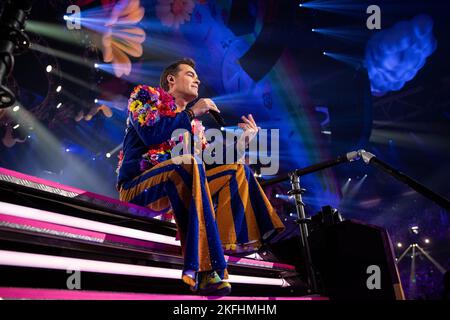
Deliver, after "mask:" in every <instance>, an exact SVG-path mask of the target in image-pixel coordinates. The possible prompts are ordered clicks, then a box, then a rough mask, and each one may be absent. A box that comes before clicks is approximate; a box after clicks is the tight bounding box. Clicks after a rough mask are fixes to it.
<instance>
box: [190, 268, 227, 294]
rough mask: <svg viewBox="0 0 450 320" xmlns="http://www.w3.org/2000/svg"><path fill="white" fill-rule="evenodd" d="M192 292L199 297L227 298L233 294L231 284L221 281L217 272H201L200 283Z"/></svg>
mask: <svg viewBox="0 0 450 320" xmlns="http://www.w3.org/2000/svg"><path fill="white" fill-rule="evenodd" d="M191 291H192V292H194V293H196V294H198V295H211V296H226V295H228V294H230V292H231V284H230V283H229V282H227V281H223V280H222V279H220V277H219V275H218V274H217V272H215V271H212V272H201V273H200V274H199V281H198V282H197V285H196V286H195V287H192V286H191Z"/></svg>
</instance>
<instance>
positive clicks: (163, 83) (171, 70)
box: [159, 58, 195, 91]
mask: <svg viewBox="0 0 450 320" xmlns="http://www.w3.org/2000/svg"><path fill="white" fill-rule="evenodd" d="M180 64H187V65H188V66H191V67H192V68H195V61H194V60H192V59H191V58H183V59H180V60H178V61H176V62H174V63H172V64H171V65H170V66H168V67H166V68H165V69H164V71H163V73H162V74H161V78H160V79H159V86H160V87H161V88H163V89H164V90H165V91H169V82H168V81H167V76H168V75H169V74H170V75H173V76H175V75H176V74H177V73H178V71H180V68H179V66H180Z"/></svg>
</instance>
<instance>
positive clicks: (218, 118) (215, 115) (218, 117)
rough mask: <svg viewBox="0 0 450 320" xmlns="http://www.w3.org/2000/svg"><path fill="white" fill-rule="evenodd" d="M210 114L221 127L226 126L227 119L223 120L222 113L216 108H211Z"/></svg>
mask: <svg viewBox="0 0 450 320" xmlns="http://www.w3.org/2000/svg"><path fill="white" fill-rule="evenodd" d="M209 114H210V115H211V117H212V118H213V119H214V121H216V122H217V124H218V125H220V126H221V127H225V120H223V118H222V116H221V115H220V113H218V112H217V111H216V110H209Z"/></svg>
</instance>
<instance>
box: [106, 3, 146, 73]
mask: <svg viewBox="0 0 450 320" xmlns="http://www.w3.org/2000/svg"><path fill="white" fill-rule="evenodd" d="M144 13H145V10H144V8H143V7H141V6H140V2H139V0H124V1H119V2H117V4H116V5H115V6H114V8H113V9H112V12H111V15H110V17H109V20H108V22H107V23H106V24H105V26H106V28H107V30H106V32H104V33H103V36H102V45H103V60H104V61H105V62H111V63H112V66H113V70H114V74H115V75H116V77H121V76H123V75H129V74H130V72H131V61H130V58H129V57H130V56H131V57H134V58H137V57H140V56H142V53H143V49H142V43H143V42H144V41H145V31H144V30H143V29H141V28H138V27H136V26H135V25H136V24H137V23H138V22H139V21H141V20H142V18H143V17H144Z"/></svg>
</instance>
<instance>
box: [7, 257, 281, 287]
mask: <svg viewBox="0 0 450 320" xmlns="http://www.w3.org/2000/svg"><path fill="white" fill-rule="evenodd" d="M0 265H7V266H15V267H29V268H43V269H56V270H76V271H82V272H98V273H108V274H122V275H129V276H142V277H152V278H166V279H181V275H182V270H179V269H169V268H158V267H148V266H137V265H132V264H124V263H116V262H105V261H96V260H86V259H78V258H68V257H59V256H50V255H44V254H36V253H27V252H16V251H6V250H0ZM228 281H229V282H231V283H245V284H257V285H258V284H259V285H272V286H282V287H285V286H289V284H288V283H287V282H286V281H285V280H284V279H282V278H263V277H249V276H237V275H229V279H228Z"/></svg>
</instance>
